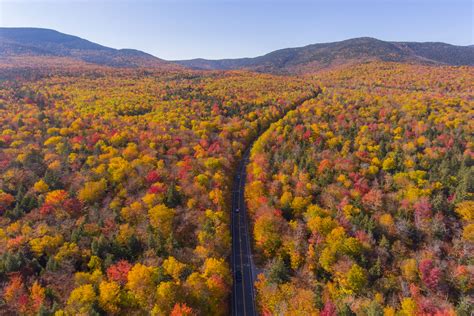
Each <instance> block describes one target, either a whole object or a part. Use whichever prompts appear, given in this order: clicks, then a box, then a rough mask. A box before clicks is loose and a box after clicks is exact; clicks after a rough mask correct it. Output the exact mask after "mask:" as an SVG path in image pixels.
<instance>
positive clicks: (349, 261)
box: [246, 64, 474, 315]
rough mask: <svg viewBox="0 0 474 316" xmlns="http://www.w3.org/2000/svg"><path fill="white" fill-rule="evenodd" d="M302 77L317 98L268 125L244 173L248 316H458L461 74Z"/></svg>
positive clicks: (461, 291)
mask: <svg viewBox="0 0 474 316" xmlns="http://www.w3.org/2000/svg"><path fill="white" fill-rule="evenodd" d="M367 74H370V76H369V75H367ZM315 79H316V80H318V81H320V82H321V85H322V86H323V87H325V88H323V93H321V94H320V95H319V96H318V97H317V98H315V99H312V100H308V101H306V102H305V103H304V104H303V105H302V106H300V107H299V108H298V109H296V110H294V111H291V112H289V113H288V114H287V115H286V116H285V117H284V118H283V119H281V120H279V121H278V122H277V123H274V124H272V125H271V127H270V128H269V129H268V130H267V131H266V132H265V133H264V134H263V135H262V136H261V137H260V138H259V140H258V141H257V142H256V144H255V145H254V147H253V149H252V152H251V158H250V164H249V165H248V169H247V171H248V179H247V181H248V184H247V187H246V198H247V202H248V207H249V210H250V213H251V216H252V218H253V236H254V239H255V249H256V252H257V259H256V260H258V261H259V265H260V266H261V267H262V269H263V273H262V274H260V275H259V277H258V281H257V283H256V288H257V292H258V304H259V306H260V309H261V312H262V314H264V315H313V314H317V313H318V312H320V313H321V314H323V315H336V314H337V315H351V314H356V315H454V314H456V315H470V314H471V313H472V310H473V309H472V308H473V301H472V293H473V289H474V282H473V280H474V278H473V276H474V269H473V256H472V254H473V250H474V248H473V242H474V239H473V237H474V235H473V229H474V222H473V219H474V217H473V215H474V202H473V201H472V198H473V183H474V181H473V180H474V167H473V158H474V154H473V149H474V148H473V138H472V135H473V126H472V123H473V120H472V119H473V114H474V112H473V99H472V98H473V94H472V93H473V85H472V82H474V81H473V80H474V73H473V72H472V69H470V68H452V67H443V68H433V67H425V66H407V65H395V64H371V65H362V66H358V67H356V68H350V69H347V70H343V71H334V72H329V73H326V74H321V75H318V76H316V77H315Z"/></svg>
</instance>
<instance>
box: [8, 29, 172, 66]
mask: <svg viewBox="0 0 474 316" xmlns="http://www.w3.org/2000/svg"><path fill="white" fill-rule="evenodd" d="M12 57H14V58H17V59H18V57H22V58H23V59H25V58H32V57H35V58H36V57H61V58H64V57H66V58H70V59H73V60H78V61H83V62H87V63H92V64H98V65H102V66H112V67H170V66H171V67H175V66H174V65H173V64H170V63H168V62H166V61H164V60H162V59H159V58H157V57H155V56H152V55H150V54H147V53H144V52H142V51H139V50H134V49H114V48H110V47H106V46H102V45H99V44H96V43H93V42H90V41H88V40H85V39H82V38H80V37H77V36H72V35H68V34H64V33H60V32H57V31H54V30H49V29H41V28H0V58H12Z"/></svg>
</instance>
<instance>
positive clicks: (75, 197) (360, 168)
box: [0, 62, 474, 316]
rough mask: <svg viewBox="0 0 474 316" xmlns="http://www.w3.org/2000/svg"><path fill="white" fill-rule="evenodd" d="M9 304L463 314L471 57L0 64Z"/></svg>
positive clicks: (469, 232)
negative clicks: (268, 68) (280, 72)
mask: <svg viewBox="0 0 474 316" xmlns="http://www.w3.org/2000/svg"><path fill="white" fill-rule="evenodd" d="M0 78H1V81H0V170H1V173H0V314H6V315H17V314H18V315H55V316H63V315H123V314H130V315H144V314H151V315H174V316H178V315H228V314H230V313H231V310H230V304H229V301H230V296H231V291H232V282H233V277H232V267H231V266H230V260H229V258H230V252H231V242H232V240H231V232H230V208H231V195H232V192H231V191H232V180H233V177H234V174H235V170H236V167H237V164H238V163H239V162H240V160H241V158H242V155H243V153H244V151H245V150H246V149H247V148H248V147H249V146H250V144H252V142H253V141H255V142H254V145H253V147H252V150H251V157H250V162H249V164H248V166H247V185H246V188H245V191H246V201H247V206H248V211H249V214H250V218H251V223H250V224H251V225H250V226H251V235H252V240H253V245H252V249H253V251H254V255H255V262H256V264H257V267H258V270H259V272H260V273H259V275H258V278H257V280H256V282H255V289H256V293H257V297H256V299H257V306H258V310H259V313H260V314H262V315H387V316H390V315H415V314H417V315H435V314H436V315H455V314H457V315H466V316H467V315H470V313H471V312H472V308H473V304H474V303H473V299H472V297H473V293H474V265H473V264H474V260H473V259H474V258H473V255H472V254H473V252H474V202H473V198H474V196H473V186H474V181H473V178H474V174H473V172H474V171H473V170H474V167H473V159H474V141H473V137H472V135H473V128H474V126H473V115H474V107H473V102H474V85H473V82H474V72H473V70H472V67H451V66H421V65H410V64H400V63H389V62H372V63H364V64H360V65H356V66H350V67H335V68H331V69H328V70H324V71H320V72H318V73H316V74H307V75H302V76H277V75H270V74H262V73H256V72H250V71H244V70H239V71H193V70H185V69H170V70H156V69H143V68H137V69H127V68H123V69H120V68H110V67H105V66H95V65H94V66H90V65H84V64H82V63H77V64H67V65H62V66H61V67H58V66H57V64H55V63H52V64H49V65H45V66H43V67H38V68H35V67H31V65H27V66H25V67H19V68H15V67H10V66H8V65H0Z"/></svg>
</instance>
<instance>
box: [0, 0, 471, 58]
mask: <svg viewBox="0 0 474 316" xmlns="http://www.w3.org/2000/svg"><path fill="white" fill-rule="evenodd" d="M473 16H474V9H473V0H363V1H358V0H332V1H330V0H313V1H310V0H306V1H305V0H254V1H250V0H194V1H193V0H174V1H173V0H155V1H151V0H149V1H145V0H135V1H134V0H122V1H120V0H119V1H112V0H102V1H91V0H82V1H77V0H76V1H67V0H50V1H45V0H30V1H27V0H0V26H3V27H42V28H50V29H55V30H57V31H60V32H63V33H66V34H71V35H76V36H79V37H82V38H85V39H88V40H90V41H92V42H96V43H99V44H101V45H105V46H109V47H113V48H134V49H139V50H143V51H145V52H147V53H150V54H153V55H155V56H157V57H160V58H164V59H168V60H177V59H190V58H197V57H200V58H210V59H218V58H239V57H254V56H259V55H262V54H265V53H268V52H270V51H273V50H276V49H280V48H286V47H298V46H304V45H308V44H314V43H321V42H333V41H339V40H344V39H349V38H353V37H361V36H370V37H375V38H378V39H382V40H391V41H440V42H446V43H450V44H456V45H472V44H474V40H473V34H474V24H473Z"/></svg>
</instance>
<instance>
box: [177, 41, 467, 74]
mask: <svg viewBox="0 0 474 316" xmlns="http://www.w3.org/2000/svg"><path fill="white" fill-rule="evenodd" d="M373 60H379V61H394V62H413V63H424V64H425V63H430V64H447V65H471V66H472V65H474V47H473V46H455V45H450V44H445V43H431V42H428V43H417V42H386V41H381V40H378V39H375V38H370V37H362V38H354V39H349V40H345V41H340V42H333V43H324V44H313V45H308V46H304V47H298V48H285V49H280V50H276V51H273V52H271V53H268V54H266V55H263V56H259V57H255V58H240V59H221V60H207V59H191V60H179V61H175V62H176V63H178V64H180V65H183V66H186V67H190V68H194V69H221V70H228V69H250V70H256V71H261V72H274V73H303V72H311V71H316V70H319V69H322V68H328V67H331V66H335V65H344V64H352V63H357V62H365V61H373Z"/></svg>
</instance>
